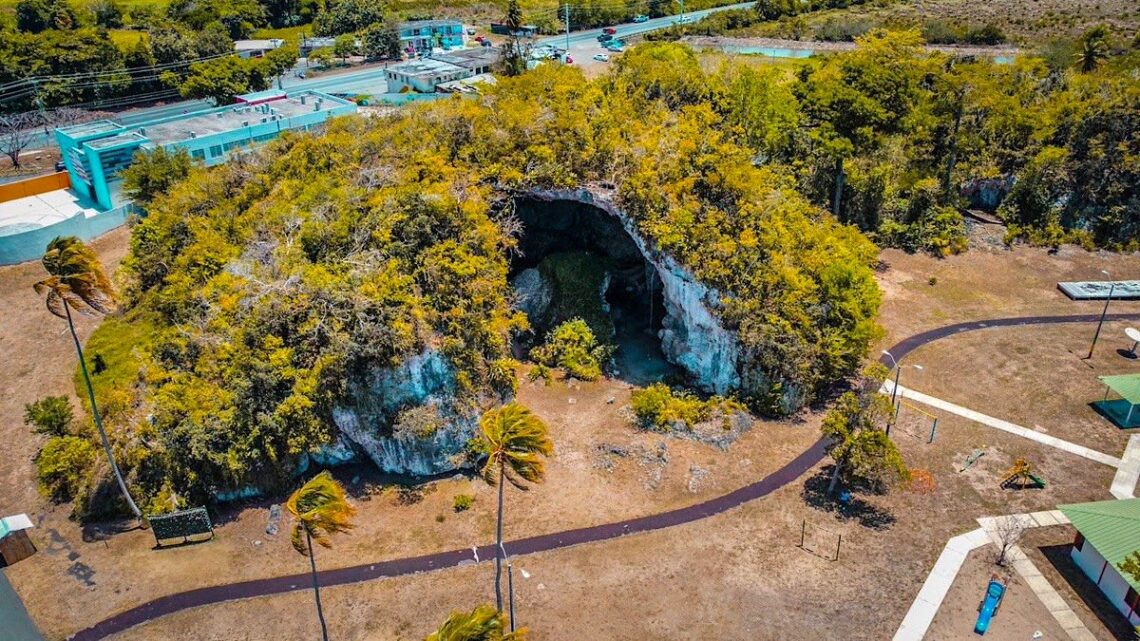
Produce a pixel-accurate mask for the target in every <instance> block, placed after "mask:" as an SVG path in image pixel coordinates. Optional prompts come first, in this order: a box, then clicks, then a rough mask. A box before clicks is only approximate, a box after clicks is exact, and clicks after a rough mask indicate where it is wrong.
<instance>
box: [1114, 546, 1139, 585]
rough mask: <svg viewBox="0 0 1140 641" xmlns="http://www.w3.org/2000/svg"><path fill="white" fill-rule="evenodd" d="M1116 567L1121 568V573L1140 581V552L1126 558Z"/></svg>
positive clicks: (1137, 551)
mask: <svg viewBox="0 0 1140 641" xmlns="http://www.w3.org/2000/svg"><path fill="white" fill-rule="evenodd" d="M1116 567H1118V568H1120V571H1121V572H1123V573H1125V574H1127V575H1128V576H1130V577H1132V578H1133V579H1134V580H1136V581H1140V550H1136V551H1135V552H1132V553H1131V554H1129V555H1128V556H1126V557H1124V560H1123V561H1121V562H1120V564H1119V565H1117V566H1116Z"/></svg>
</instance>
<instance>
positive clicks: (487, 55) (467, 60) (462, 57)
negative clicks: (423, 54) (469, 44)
mask: <svg viewBox="0 0 1140 641" xmlns="http://www.w3.org/2000/svg"><path fill="white" fill-rule="evenodd" d="M499 54H500V52H499V49H498V47H475V48H474V49H460V50H458V51H451V52H448V53H441V54H436V55H432V56H431V57H430V59H431V60H439V61H440V62H447V63H450V64H453V65H455V66H457V67H463V68H464V69H480V68H482V67H487V66H490V65H493V64H495V63H496V62H498V60H499Z"/></svg>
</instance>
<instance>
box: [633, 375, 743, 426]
mask: <svg viewBox="0 0 1140 641" xmlns="http://www.w3.org/2000/svg"><path fill="white" fill-rule="evenodd" d="M630 405H631V406H632V408H633V414H634V416H636V417H637V422H638V424H639V425H640V426H641V427H642V428H644V429H648V430H653V431H655V432H666V431H669V430H671V429H675V428H677V427H680V426H683V427H684V428H685V429H692V428H693V426H694V425H696V424H697V423H701V422H704V421H707V420H709V419H711V418H713V416H714V415H715V414H716V413H718V412H719V413H721V414H730V413H733V412H737V411H742V410H743V406H741V405H740V404H739V403H736V402H735V401H731V400H728V399H725V398H722V397H720V396H713V397H711V398H709V399H708V400H701V399H700V398H697V397H696V396H694V395H693V394H691V393H689V392H685V391H679V392H674V391H673V390H672V389H670V388H669V386H668V385H666V384H664V383H654V384H652V385H650V386H649V387H646V388H645V389H639V390H637V391H635V392H634V393H633V395H632V396H631V397H630Z"/></svg>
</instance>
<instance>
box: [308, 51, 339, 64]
mask: <svg viewBox="0 0 1140 641" xmlns="http://www.w3.org/2000/svg"><path fill="white" fill-rule="evenodd" d="M308 61H309V63H310V64H317V65H320V66H322V67H331V66H332V63H333V52H332V49H330V48H329V47H321V48H320V49H315V50H313V51H310V52H309V57H308Z"/></svg>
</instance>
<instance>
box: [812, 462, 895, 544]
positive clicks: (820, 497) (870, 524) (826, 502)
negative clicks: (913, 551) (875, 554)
mask: <svg viewBox="0 0 1140 641" xmlns="http://www.w3.org/2000/svg"><path fill="white" fill-rule="evenodd" d="M834 467H835V466H834V465H828V466H826V467H824V468H823V469H822V470H820V471H819V472H818V473H816V474H815V475H814V476H811V477H809V478H808V479H807V480H806V481H804V488H803V492H802V495H803V499H804V502H805V503H807V504H808V505H810V506H812V507H813V508H815V509H817V510H819V511H821V512H829V513H831V514H834V515H835V517H836V518H837V519H839V520H841V521H857V522H858V523H859V525H861V526H863V527H865V528H869V529H872V530H886V529H889V528H890V527H891V526H892V525H894V523H895V521H896V520H897V519H895V517H894V515H893V514H891V513H890V512H888V511H886V510H884V509H882V508H880V507H878V506H876V505H874V504H872V503H869V502H867V501H866V500H864V499H863V498H861V497H859V496H857V495H855V494H854V493H852V494H851V498H850V500H849V501H847V503H846V504H844V503H841V502H840V501H839V498H838V497H839V494H840V493H841V492H842V491H843V489H845V488H846V489H847V490H848V491H852V492H854V491H859V492H861V493H871V494H881V493H882V492H881V491H876V490H875V488H873V487H871V486H869V485H866V484H859V483H855V484H847V485H846V486H844V485H840V486H839V487H838V488H837V489H836V492H835V496H829V495H828V494H827V485H828V483H830V482H831V471H832V469H834Z"/></svg>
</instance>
